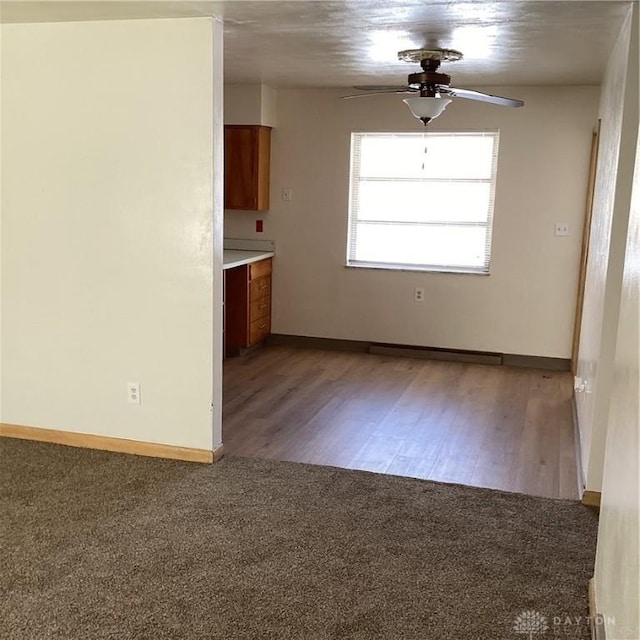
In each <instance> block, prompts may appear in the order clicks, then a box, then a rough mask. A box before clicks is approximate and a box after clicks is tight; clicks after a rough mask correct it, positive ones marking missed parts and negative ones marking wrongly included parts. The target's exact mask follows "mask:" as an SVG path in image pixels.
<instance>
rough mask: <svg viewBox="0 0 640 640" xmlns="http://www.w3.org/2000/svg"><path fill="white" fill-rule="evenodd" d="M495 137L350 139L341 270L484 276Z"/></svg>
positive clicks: (370, 135) (429, 135)
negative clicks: (344, 252) (344, 259)
mask: <svg viewBox="0 0 640 640" xmlns="http://www.w3.org/2000/svg"><path fill="white" fill-rule="evenodd" d="M497 158H498V132H497V131H491V132H457V133H441V132H438V133H352V134H351V194H350V201H349V237H348V242H347V265H348V266H353V267H377V268H383V269H413V270H424V271H453V272H461V273H485V274H487V273H489V261H490V258H491V224H492V217H493V200H494V194H495V185H496V166H497Z"/></svg>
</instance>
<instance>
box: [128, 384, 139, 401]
mask: <svg viewBox="0 0 640 640" xmlns="http://www.w3.org/2000/svg"><path fill="white" fill-rule="evenodd" d="M127 400H128V402H129V404H140V402H141V400H140V383H139V382H127Z"/></svg>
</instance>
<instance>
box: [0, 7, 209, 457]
mask: <svg viewBox="0 0 640 640" xmlns="http://www.w3.org/2000/svg"><path fill="white" fill-rule="evenodd" d="M1 33H2V36H1V37H2V104H1V106H2V121H1V125H2V148H1V155H2V220H1V222H2V256H1V259H2V262H1V266H2V343H1V346H2V353H1V355H2V387H1V397H2V407H1V411H2V413H1V417H0V418H1V420H2V421H3V422H8V423H14V424H21V425H31V426H38V427H46V428H53V429H60V430H68V431H77V432H83V433H92V434H98V435H106V436H114V437H122V438H130V439H135V440H143V441H149V442H158V443H167V444H172V445H181V446H188V447H198V448H204V449H211V447H212V444H213V438H214V436H213V434H212V418H211V412H210V404H211V399H212V388H213V385H214V381H213V380H212V349H213V342H212V329H211V327H212V308H213V296H212V277H213V276H212V274H213V267H214V264H215V260H214V256H213V250H212V225H213V207H212V200H213V194H212V185H213V175H212V173H213V170H212V162H213V157H212V156H213V152H212V149H213V141H212V136H213V124H212V123H213V119H212V112H213V107H212V95H213V79H212V78H213V76H212V71H213V69H212V51H213V48H212V45H213V35H212V34H213V31H212V20H211V19H207V18H202V19H180V20H173V19H171V20H135V21H122V22H120V21H114V22H82V23H56V24H29V25H2V31H1ZM218 260H219V256H218ZM128 381H138V382H140V384H141V390H142V404H141V405H140V406H136V405H130V404H127V397H126V383H127V382H128ZM218 441H219V434H218Z"/></svg>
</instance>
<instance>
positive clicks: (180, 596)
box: [0, 439, 596, 640]
mask: <svg viewBox="0 0 640 640" xmlns="http://www.w3.org/2000/svg"><path fill="white" fill-rule="evenodd" d="M0 465H1V466H0V510H1V511H0V513H1V518H2V519H1V521H0V543H1V546H2V555H1V558H0V638H2V639H3V640H14V639H20V640H27V639H28V640H40V639H45V638H46V639H50V638H55V639H62V638H64V639H65V640H70V639H78V640H96V639H103V638H117V639H124V638H126V639H129V638H135V639H149V640H151V639H153V640H165V639H167V638H175V639H178V638H180V639H189V640H200V639H202V640H204V639H207V640H211V639H224V640H235V639H246V638H256V639H257V638H261V639H263V638H264V639H269V638H278V639H281V638H282V639H285V638H286V639H289V638H291V639H295V640H315V639H318V640H320V639H328V638H352V639H354V640H368V639H370V638H384V639H389V640H414V639H415V640H430V639H433V640H509V639H513V640H518V639H525V638H533V639H534V640H535V639H537V638H540V639H541V640H544V639H548V638H553V637H557V638H580V639H585V640H586V639H587V638H589V633H588V626H587V624H586V615H587V582H588V580H589V578H590V577H591V574H592V569H593V563H594V545H595V537H596V516H595V515H594V513H593V512H592V511H590V510H588V509H587V508H585V507H582V506H581V505H580V504H578V503H576V502H571V501H563V500H551V499H546V498H533V497H528V496H524V495H518V494H509V493H502V492H499V491H491V490H486V489H474V488H467V487H460V486H456V485H447V484H439V483H434V482H428V481H422V480H413V479H408V478H399V477H392V476H383V475H377V474H372V473H367V472H360V471H347V470H342V469H334V468H330V467H317V466H311V465H303V464H295V463H287V462H270V461H269V462H268V461H261V460H252V459H244V458H235V459H234V458H230V459H225V460H223V461H222V462H221V463H219V464H217V465H213V466H206V465H197V464H189V463H180V462H171V461H164V460H155V459H150V458H139V457H134V456H126V455H120V454H111V453H105V452H98V451H88V450H82V449H72V448H68V447H61V446H56V445H46V444H39V443H32V442H24V441H18V440H10V439H0ZM523 612H533V613H529V614H528V617H522V616H521V617H520V618H519V619H518V616H519V615H520V614H522V613H523ZM567 616H570V617H571V618H572V620H573V622H571V623H569V622H568V621H567ZM576 618H580V620H578V621H576ZM543 629H546V631H545V633H544V635H543V634H542V633H541V632H542V630H543ZM538 632H540V634H539V633H538Z"/></svg>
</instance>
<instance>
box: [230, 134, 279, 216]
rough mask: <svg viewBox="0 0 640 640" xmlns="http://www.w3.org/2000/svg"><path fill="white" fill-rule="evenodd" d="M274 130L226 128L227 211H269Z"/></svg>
mask: <svg viewBox="0 0 640 640" xmlns="http://www.w3.org/2000/svg"><path fill="white" fill-rule="evenodd" d="M270 161H271V127H263V126H262V125H250V124H247V125H244V124H228V125H225V127H224V207H225V209H243V210H246V211H266V210H267V209H268V208H269V177H270Z"/></svg>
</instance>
